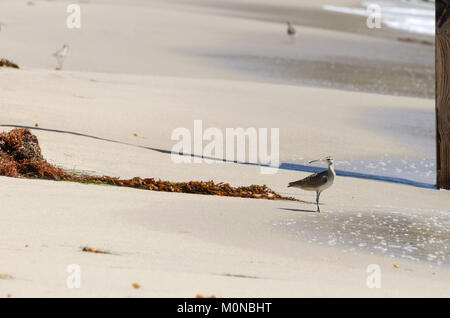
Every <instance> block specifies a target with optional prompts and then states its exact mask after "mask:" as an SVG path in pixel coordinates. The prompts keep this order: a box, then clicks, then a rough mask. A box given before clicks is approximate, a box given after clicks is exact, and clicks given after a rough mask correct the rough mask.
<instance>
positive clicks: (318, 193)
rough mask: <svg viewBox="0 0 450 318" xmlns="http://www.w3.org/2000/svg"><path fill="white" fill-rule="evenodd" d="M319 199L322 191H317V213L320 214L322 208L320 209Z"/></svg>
mask: <svg viewBox="0 0 450 318" xmlns="http://www.w3.org/2000/svg"><path fill="white" fill-rule="evenodd" d="M319 197H320V191H316V204H317V212H319V213H320V207H319Z"/></svg>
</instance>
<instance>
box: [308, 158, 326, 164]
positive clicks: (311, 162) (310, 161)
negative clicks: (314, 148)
mask: <svg viewBox="0 0 450 318" xmlns="http://www.w3.org/2000/svg"><path fill="white" fill-rule="evenodd" d="M316 161H323V159H316V160H311V161H309V162H308V163H313V162H316Z"/></svg>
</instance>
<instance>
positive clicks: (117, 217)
mask: <svg viewBox="0 0 450 318" xmlns="http://www.w3.org/2000/svg"><path fill="white" fill-rule="evenodd" d="M261 3H262V2H261ZM286 3H288V1H286ZM65 5H66V4H65V3H64V2H62V3H60V2H58V3H56V2H47V1H35V5H34V6H31V7H26V6H25V3H18V2H16V1H2V3H1V4H0V14H1V15H0V21H5V22H7V23H8V29H7V32H6V31H5V32H4V33H3V31H2V32H1V33H0V41H1V42H0V43H1V44H0V48H1V50H2V54H5V57H7V58H12V59H13V60H15V61H16V62H18V63H19V64H20V66H22V69H21V70H10V69H0V125H2V126H0V128H1V129H2V130H9V129H10V128H11V126H14V125H22V126H30V127H32V128H33V127H34V125H35V123H38V124H39V127H38V128H36V129H33V133H35V134H36V135H37V136H38V137H39V140H40V143H41V147H42V150H43V153H44V155H45V156H46V158H47V159H48V160H49V161H50V162H52V163H56V164H58V165H61V166H62V167H64V168H67V169H75V170H83V171H88V172H91V173H95V174H107V175H111V176H120V177H133V176H141V177H159V178H162V179H169V180H172V181H185V180H210V179H214V180H215V181H225V182H230V183H231V184H233V185H248V184H253V183H257V184H267V185H268V186H270V187H272V188H273V189H274V190H276V191H279V192H280V193H283V194H289V195H295V196H296V197H297V198H299V199H301V200H303V201H306V202H303V203H301V202H281V201H267V200H253V199H238V198H222V197H213V196H202V195H188V194H173V193H159V192H150V191H142V190H135V189H125V188H116V187H111V186H96V185H82V184H75V183H69V182H52V181H42V180H21V179H11V178H5V177H1V178H0V198H1V200H0V218H1V222H0V233H1V234H0V255H2V257H1V258H0V273H5V274H9V275H12V276H13V279H7V280H0V296H7V294H11V295H12V296H13V297H21V296H31V297H38V296H41V297H55V296H61V297H89V296H98V297H102V296H118V297H146V296H154V297H164V296H166V297H174V296H183V297H184V296H186V297H194V296H195V295H196V294H203V295H211V294H214V295H216V296H221V297H233V296H235V297H238V296H248V297H252V296H255V297H260V296H261V297H268V296H287V297H293V296H310V297H319V296H362V297H372V296H373V297H382V296H387V297H396V296H426V297H427V296H446V297H448V296H450V287H449V284H448V281H449V280H450V269H449V266H448V265H449V260H448V247H447V243H448V240H449V234H448V215H449V211H448V206H449V202H450V197H449V193H448V192H447V191H437V190H430V189H421V188H415V187H411V186H406V185H399V184H392V183H385V182H377V181H370V180H361V179H352V178H343V177H341V178H337V179H336V182H335V185H334V186H333V187H332V188H331V189H330V190H327V191H326V192H325V193H324V194H323V195H322V198H321V200H322V202H323V205H322V207H321V210H322V211H323V213H322V214H320V215H319V214H313V213H312V212H311V211H313V210H314V209H315V207H314V205H313V204H311V202H312V201H313V199H314V198H313V197H314V195H313V194H311V193H307V192H301V191H299V190H295V189H287V188H286V184H287V183H288V182H289V181H292V180H295V179H299V178H301V177H304V176H306V175H307V174H306V173H302V172H288V171H281V170H280V171H279V172H278V173H277V174H274V175H262V174H260V171H259V169H258V168H256V167H251V166H246V165H237V164H190V165H189V164H184V165H177V164H174V163H172V161H171V160H170V156H169V155H168V154H166V153H164V152H160V151H157V150H158V149H159V150H170V149H171V147H172V146H173V144H174V142H173V141H171V140H170V134H171V132H172V130H173V129H174V128H176V127H186V128H189V129H192V125H193V120H195V119H202V120H203V122H204V126H205V127H217V128H226V127H267V128H270V127H279V128H280V156H281V160H291V159H292V158H294V157H307V158H315V157H320V156H326V155H333V156H335V157H336V158H367V157H373V156H377V155H380V154H388V155H390V156H398V155H409V156H420V155H423V152H422V151H421V150H419V149H417V147H415V146H414V144H406V143H405V142H404V141H403V140H401V139H398V138H395V137H392V136H389V135H388V134H385V133H383V132H380V131H376V130H369V129H366V128H365V127H364V124H363V123H364V122H365V121H366V120H367V113H368V112H369V111H370V110H380V109H387V110H388V109H389V110H391V109H396V110H397V111H398V113H401V111H405V112H408V111H411V110H421V111H424V110H428V109H429V108H430V107H431V108H432V107H433V100H430V99H421V98H411V97H393V96H388V95H378V94H368V93H358V92H350V91H340V90H334V89H326V88H312V87H301V86H293V85H281V84H279V83H263V82H262V81H261V80H260V79H259V78H257V76H255V75H250V74H245V73H242V72H239V71H237V70H233V69H229V68H223V67H222V66H220V65H218V64H214V63H211V61H210V60H209V59H208V58H204V57H201V56H193V55H191V54H186V52H187V51H189V50H191V51H192V50H205V49H206V48H207V49H208V50H215V51H221V50H228V48H230V50H231V49H236V47H239V46H240V45H241V44H243V43H246V44H245V45H247V46H249V47H251V46H252V44H251V43H252V42H251V39H252V38H254V37H257V36H258V35H260V34H261V32H262V33H264V32H269V33H270V32H275V31H272V29H273V26H274V24H273V23H271V22H267V21H257V20H254V19H244V18H237V17H229V16H226V15H211V14H206V13H205V11H203V9H199V8H197V7H196V6H192V5H190V4H188V3H186V2H183V3H182V4H179V3H178V2H169V3H165V2H159V1H155V2H151V3H150V4H148V3H147V2H146V4H145V5H144V4H143V2H142V1H133V2H129V4H127V5H123V2H122V1H118V0H116V1H112V2H108V1H95V2H94V1H90V2H88V3H83V4H82V6H83V8H85V9H86V10H85V18H84V20H83V21H84V22H83V23H84V24H83V27H82V29H81V30H78V31H74V30H68V29H66V28H64V27H61V23H64V20H65V16H66V13H65ZM106 9H107V10H108V11H107V12H108V14H107V15H104V14H103V13H104V10H106ZM32 17H33V19H31V18H32ZM33 23H34V24H33ZM132 32H134V33H132ZM311 32H332V31H326V30H325V31H324V30H320V31H317V30H312V31H311ZM131 33H132V34H136V35H135V36H130V34H131ZM330 34H331V35H333V33H330ZM143 35H145V36H144V37H143ZM191 35H192V36H191ZM194 35H195V36H194ZM340 36H342V37H343V38H346V37H347V36H348V37H351V36H352V35H349V34H344V33H342V34H340ZM377 41H387V40H377ZM64 42H70V45H71V50H70V55H69V57H68V59H67V62H66V64H65V66H66V70H64V71H62V72H58V71H54V70H52V69H53V68H54V61H53V60H52V57H51V56H50V54H51V53H52V52H53V51H55V50H56V49H58V48H59V47H60V46H61V45H62V43H64ZM278 50H280V51H282V48H281V47H279V48H278ZM3 52H5V53H3ZM417 114H420V112H417ZM399 120H400V119H399ZM417 120H420V118H417ZM134 133H137V136H133V134H134ZM79 134H83V136H81V135H79ZM106 139H107V140H106ZM149 148H153V149H149ZM395 213H400V216H401V219H400V221H401V222H404V223H402V224H403V225H405V227H407V226H411V231H410V232H409V233H408V234H409V235H410V236H411V243H412V244H414V242H415V241H414V240H419V241H420V242H421V243H423V242H428V241H429V240H430V239H434V240H441V242H440V243H439V242H438V243H436V245H433V246H437V250H434V249H432V248H431V247H430V246H429V245H426V248H424V249H423V250H420V249H419V251H416V250H414V249H413V250H412V251H411V252H410V251H408V250H401V251H397V250H396V249H395V248H394V247H389V248H388V249H387V252H385V253H384V254H386V255H383V253H382V252H380V251H377V250H376V249H373V248H370V247H371V246H372V245H370V244H369V245H368V247H367V248H364V247H361V248H358V243H359V241H358V240H360V241H361V242H362V243H364V242H365V241H364V240H365V238H364V237H363V234H364V233H359V234H360V235H359V234H358V233H357V235H356V236H355V239H354V241H355V242H353V243H349V246H343V245H339V244H337V245H336V246H332V245H334V244H329V243H330V239H329V238H328V234H336V233H337V232H338V231H341V232H344V234H349V233H346V230H345V229H344V228H343V225H344V224H349V226H351V225H352V224H353V225H355V224H356V229H357V227H358V224H357V223H355V222H354V220H357V219H358V218H359V217H361V218H362V219H363V220H367V222H365V223H367V224H369V225H373V231H374V232H376V233H375V234H380V235H385V240H386V241H387V243H388V244H391V245H394V244H395V243H396V240H397V237H395V234H396V232H395V231H396V229H395V228H394V229H393V230H392V231H391V230H390V229H391V227H390V226H391V223H386V222H385V223H382V222H381V223H379V222H378V221H379V220H388V219H389V218H395V215H397V214H395ZM375 216H376V218H377V219H376V220H375V221H374V220H372V218H374V217H375ZM371 220H372V221H371ZM377 220H378V221H377ZM417 220H418V221H417ZM419 221H420V222H422V223H423V224H424V227H426V229H425V230H427V231H428V232H427V231H425V230H424V229H420V228H418V226H417V224H415V225H414V224H413V223H418V222H419ZM315 222H317V223H315ZM345 222H347V223H345ZM377 222H378V223H377ZM389 222H396V221H393V220H391V221H389ZM420 222H419V224H422V223H420ZM433 222H434V223H433ZM305 224H308V225H310V226H309V227H308V228H305ZM360 225H361V224H360ZM392 225H393V223H392ZM380 226H381V228H380ZM383 226H386V228H385V229H383V228H382V227H383ZM442 226H444V227H442ZM361 230H362V232H364V231H370V230H371V229H370V228H369V229H367V228H366V227H363V226H362V225H361ZM437 231H441V233H438V232H437ZM366 234H367V233H366ZM404 239H405V238H401V242H404V241H403V240H404ZM86 245H87V246H91V247H94V248H99V249H105V250H109V251H111V252H112V254H111V255H104V254H90V253H85V252H81V248H82V247H83V246H86ZM355 246H356V248H355ZM352 247H353V248H352ZM427 248H431V249H430V250H428V249H427ZM372 252H373V254H371V253H372ZM436 252H443V253H444V256H445V257H446V258H444V259H442V255H441V254H438V253H436ZM402 253H403V255H402ZM430 253H431V254H433V255H435V258H432V257H431V259H429V258H430V257H429V255H428V254H430ZM390 254H393V255H394V256H393V257H390V256H389V255H390ZM402 256H403V257H402ZM409 256H410V257H414V258H416V259H420V261H414V260H410V259H408V258H405V257H409ZM427 259H429V260H427ZM437 260H440V262H441V264H438V262H437ZM69 264H78V265H80V266H81V275H82V276H81V277H82V287H81V288H80V289H69V288H67V286H66V278H67V277H68V275H69V274H68V273H67V272H66V268H67V266H68V265H69ZM369 264H379V265H380V267H381V274H382V275H381V284H382V285H381V288H380V289H369V288H367V286H366V279H367V277H368V274H367V273H366V268H367V266H368V265H369ZM393 264H399V266H400V267H399V268H394V266H393ZM135 282H137V283H139V284H140V285H141V286H142V287H141V288H140V289H133V287H132V283H135Z"/></svg>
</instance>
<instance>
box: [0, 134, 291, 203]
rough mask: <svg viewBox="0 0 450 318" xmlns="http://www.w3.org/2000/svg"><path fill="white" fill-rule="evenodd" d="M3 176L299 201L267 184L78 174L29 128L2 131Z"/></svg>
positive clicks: (0, 164)
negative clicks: (59, 163) (47, 155)
mask: <svg viewBox="0 0 450 318" xmlns="http://www.w3.org/2000/svg"><path fill="white" fill-rule="evenodd" d="M0 175H2V176H8V177H15V178H41V179H50V180H63V181H75V182H81V183H94V184H108V185H115V186H121V187H131V188H138V189H145V190H151V191H165V192H180V193H196V194H206V195H219V196H230V197H241V198H254V199H268V200H292V201H294V200H296V199H295V198H293V197H285V196H282V195H280V194H278V193H276V192H275V191H273V190H272V189H270V188H269V187H268V186H266V185H263V186H260V185H250V186H242V187H232V186H230V185H229V184H228V183H222V182H219V183H215V182H214V181H206V182H205V181H189V182H170V181H164V180H160V179H154V178H140V177H135V178H133V179H120V178H114V177H108V176H101V177H99V176H77V175H74V174H70V173H68V172H66V171H64V170H63V169H61V168H58V167H56V166H54V165H52V164H50V163H48V162H47V161H46V160H45V159H44V158H43V156H42V153H41V148H40V147H39V142H38V139H37V137H36V136H35V135H33V134H32V133H31V132H30V130H28V129H26V128H20V129H13V130H11V131H10V132H3V133H0Z"/></svg>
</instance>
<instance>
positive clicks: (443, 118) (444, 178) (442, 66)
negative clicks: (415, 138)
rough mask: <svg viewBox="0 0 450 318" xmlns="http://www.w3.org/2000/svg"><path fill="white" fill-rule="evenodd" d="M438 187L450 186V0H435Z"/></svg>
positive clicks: (449, 187) (448, 187)
mask: <svg viewBox="0 0 450 318" xmlns="http://www.w3.org/2000/svg"><path fill="white" fill-rule="evenodd" d="M435 52H436V56H435V58H436V159H437V161H436V168H437V180H436V181H437V187H438V188H439V189H450V0H437V1H436V51H435Z"/></svg>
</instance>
